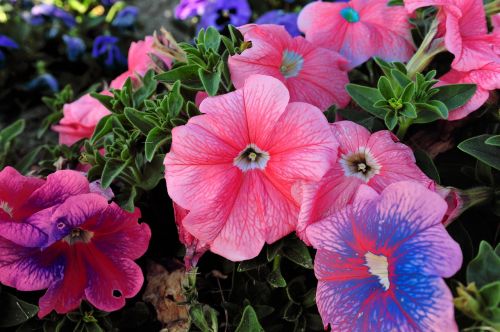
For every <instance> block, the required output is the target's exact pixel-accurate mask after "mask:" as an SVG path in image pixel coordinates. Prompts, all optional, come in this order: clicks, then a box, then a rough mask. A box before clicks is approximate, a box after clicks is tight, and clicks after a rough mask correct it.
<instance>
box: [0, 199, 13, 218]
mask: <svg viewBox="0 0 500 332" xmlns="http://www.w3.org/2000/svg"><path fill="white" fill-rule="evenodd" d="M0 210H3V212H5V213H7V214H8V215H9V217H11V218H12V216H13V214H14V213H13V212H14V211H13V209H12V207H11V206H10V205H9V203H7V202H5V201H0Z"/></svg>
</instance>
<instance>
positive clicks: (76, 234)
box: [57, 225, 94, 245]
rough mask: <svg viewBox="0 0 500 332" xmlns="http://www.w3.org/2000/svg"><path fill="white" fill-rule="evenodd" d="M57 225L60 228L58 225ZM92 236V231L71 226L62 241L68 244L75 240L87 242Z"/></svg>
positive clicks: (73, 242) (75, 241)
mask: <svg viewBox="0 0 500 332" xmlns="http://www.w3.org/2000/svg"><path fill="white" fill-rule="evenodd" d="M57 226H58V228H60V227H59V225H57ZM93 236H94V233H93V232H91V231H86V230H83V229H81V228H73V229H72V230H71V232H69V234H68V235H66V236H65V237H64V238H63V241H66V242H67V243H69V244H70V245H73V244H75V243H77V242H83V243H89V242H90V240H91V239H92V237H93Z"/></svg>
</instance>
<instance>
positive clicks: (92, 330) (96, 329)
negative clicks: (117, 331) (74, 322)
mask: <svg viewBox="0 0 500 332" xmlns="http://www.w3.org/2000/svg"><path fill="white" fill-rule="evenodd" d="M85 331H87V332H104V330H103V329H102V328H101V327H100V326H99V324H97V323H95V322H93V323H85Z"/></svg>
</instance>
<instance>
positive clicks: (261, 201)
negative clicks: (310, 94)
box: [165, 75, 337, 261]
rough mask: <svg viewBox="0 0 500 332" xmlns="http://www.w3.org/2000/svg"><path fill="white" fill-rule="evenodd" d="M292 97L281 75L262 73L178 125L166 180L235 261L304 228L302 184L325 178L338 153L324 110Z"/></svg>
mask: <svg viewBox="0 0 500 332" xmlns="http://www.w3.org/2000/svg"><path fill="white" fill-rule="evenodd" d="M289 99H290V98H289V93H288V90H287V89H286V87H285V86H284V85H283V83H281V82H280V81H279V80H278V79H275V78H273V77H270V76H262V75H254V76H251V77H250V78H248V79H247V81H246V82H245V85H244V86H243V88H242V89H238V90H236V91H235V92H231V93H228V94H225V95H222V96H217V97H209V98H207V99H205V100H204V101H203V102H202V103H201V106H200V110H201V112H202V113H204V114H203V115H200V116H196V117H193V118H191V119H190V120H189V122H188V124H187V125H185V126H180V127H176V128H175V129H174V130H173V131H172V136H173V139H172V148H171V150H170V153H168V154H167V156H166V158H165V178H166V181H167V189H168V192H169V194H170V197H172V199H173V200H174V201H175V202H176V203H178V204H179V205H180V206H181V207H183V208H184V209H187V210H189V211H190V212H189V214H188V215H187V216H186V217H185V219H184V221H183V225H184V227H185V228H186V230H187V231H188V232H189V233H191V234H192V235H193V236H194V237H196V238H197V239H199V240H200V241H202V242H203V243H208V244H209V245H210V249H211V250H212V251H213V252H215V253H217V254H220V255H221V256H224V257H226V258H228V259H231V260H233V261H238V260H244V259H249V258H252V257H255V256H257V254H258V253H259V251H260V249H261V248H262V246H263V245H264V242H267V243H272V242H274V241H276V240H278V239H280V238H282V237H283V236H285V235H287V234H288V233H290V232H292V231H293V230H294V229H295V228H296V224H297V216H298V211H299V204H298V203H297V201H296V200H295V197H294V195H293V193H294V192H292V189H293V187H294V185H296V184H298V182H299V181H319V180H320V179H321V177H322V176H323V175H324V173H325V172H326V171H327V170H328V168H329V166H330V163H331V159H332V158H334V157H335V153H336V148H337V144H336V142H335V140H334V138H333V136H332V134H331V131H330V128H329V126H328V123H327V121H326V118H325V117H324V116H323V114H322V113H321V111H320V110H319V109H318V108H316V107H314V106H312V105H309V104H305V103H289Z"/></svg>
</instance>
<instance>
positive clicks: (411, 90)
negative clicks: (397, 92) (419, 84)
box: [401, 82, 415, 103]
mask: <svg viewBox="0 0 500 332" xmlns="http://www.w3.org/2000/svg"><path fill="white" fill-rule="evenodd" d="M413 95H415V83H413V82H411V83H408V85H406V86H405V89H404V90H403V93H402V94H401V99H402V100H403V102H404V103H408V102H411V101H412V99H413Z"/></svg>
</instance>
